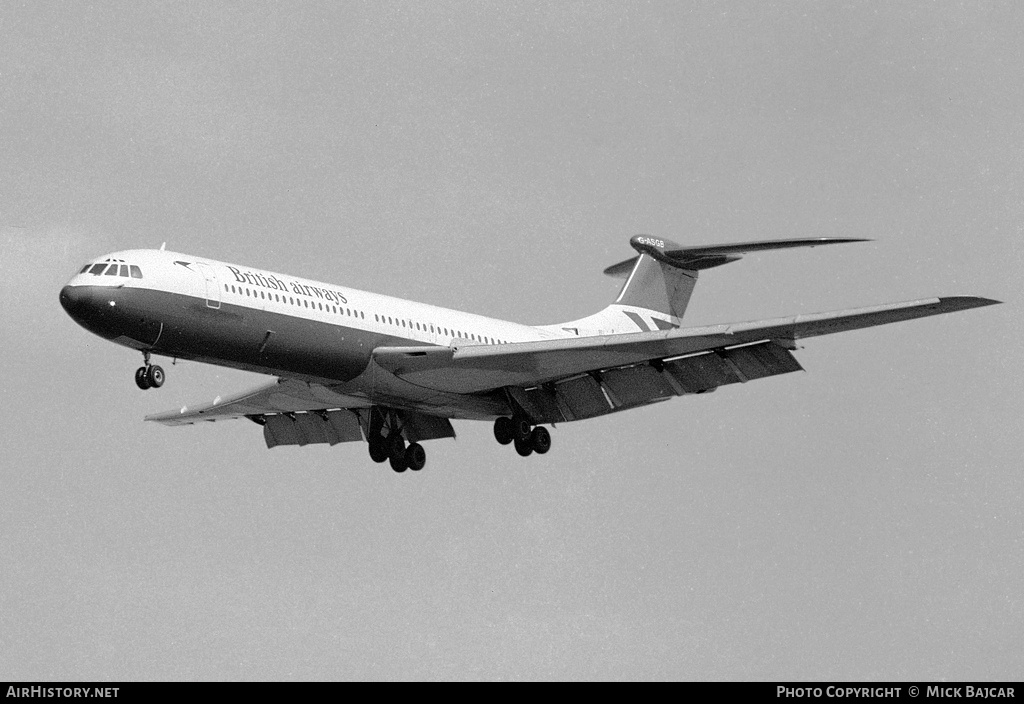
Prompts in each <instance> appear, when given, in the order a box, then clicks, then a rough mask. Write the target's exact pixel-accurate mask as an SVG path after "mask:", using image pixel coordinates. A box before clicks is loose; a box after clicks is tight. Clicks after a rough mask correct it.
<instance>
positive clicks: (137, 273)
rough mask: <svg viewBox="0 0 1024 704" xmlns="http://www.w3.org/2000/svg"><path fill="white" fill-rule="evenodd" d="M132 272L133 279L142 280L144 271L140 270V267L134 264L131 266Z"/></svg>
mask: <svg viewBox="0 0 1024 704" xmlns="http://www.w3.org/2000/svg"><path fill="white" fill-rule="evenodd" d="M131 270H132V278H133V279H141V278H142V269H140V268H139V267H137V266H135V265H134V264H132V265H131Z"/></svg>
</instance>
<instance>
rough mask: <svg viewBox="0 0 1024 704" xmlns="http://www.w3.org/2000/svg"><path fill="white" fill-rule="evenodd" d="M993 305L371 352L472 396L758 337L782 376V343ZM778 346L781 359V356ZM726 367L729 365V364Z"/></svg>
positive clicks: (386, 364) (667, 359)
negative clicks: (503, 343) (769, 343)
mask: <svg viewBox="0 0 1024 704" xmlns="http://www.w3.org/2000/svg"><path fill="white" fill-rule="evenodd" d="M994 303H999V301H993V300H991V299H987V298H976V297H970V296H957V297H950V298H929V299H924V300H917V301H908V302H905V303H890V304H886V305H880V306H871V307H867V308H855V309H851V310H842V311H835V312H830V313H816V314H812V315H798V316H794V317H789V318H777V319H773V320H762V321H757V322H749V323H735V324H726V325H714V326H709V327H701V328H685V329H679V330H664V331H657V332H641V333H632V334H626V335H609V336H598V337H583V338H566V339H558V340H543V341H538V342H523V343H515V344H509V345H493V346H489V345H475V346H467V347H461V348H460V347H455V348H447V347H444V348H438V347H383V348H378V349H377V350H375V351H374V353H373V357H374V360H375V361H376V362H377V364H379V365H380V366H381V367H383V368H385V369H387V370H389V371H391V372H392V373H394V374H395V375H396V376H399V377H400V378H402V379H404V380H406V381H408V382H410V383H413V384H417V385H420V386H424V387H428V388H431V389H437V390H440V391H448V392H453V393H476V392H481V391H487V390H492V389H498V388H502V387H520V388H529V387H537V386H541V385H544V384H549V383H555V382H561V381H562V380H567V379H570V378H571V377H573V376H576V375H593V374H605V373H606V372H607V371H608V370H616V369H622V368H625V367H628V366H630V365H637V364H642V363H649V362H656V363H658V364H659V365H661V364H669V363H674V361H675V360H674V359H673V358H678V357H682V356H686V355H697V354H699V353H707V352H711V351H722V350H727V349H729V348H733V347H739V346H744V345H751V344H753V343H758V342H772V348H770V350H769V351H770V353H771V354H773V355H775V356H777V357H779V359H780V360H782V361H780V362H779V363H778V364H776V366H775V368H777V369H780V371H774V372H772V373H783V371H794V370H795V369H799V365H796V367H795V369H794V367H793V365H794V364H796V360H795V359H793V360H792V362H789V360H788V359H785V356H788V357H789V359H792V355H789V354H788V352H786V348H789V349H793V348H795V341H796V340H799V339H803V338H806V337H814V336H817V335H828V334H832V333H837V332H845V331H848V330H858V329H860V328H866V327H871V326H874V325H884V324H886V323H895V322H899V321H903V320H912V319H914V318H922V317H925V316H930V315H940V314H942V313H950V312H953V311H958V310H967V309H969V308H977V307H980V306H986V305H992V304H994ZM775 348H777V349H778V350H780V351H781V352H783V353H784V355H785V356H783V355H779V354H778V352H776V351H775ZM765 349H769V348H765ZM779 365H781V366H779ZM688 366H693V365H692V364H689V365H688ZM732 366H735V364H733V365H732ZM726 367H727V368H731V367H730V366H729V365H726ZM670 371H671V370H670ZM734 376H735V375H734ZM744 376H746V375H745V374H743V373H740V374H739V375H738V377H737V378H735V379H734V380H736V381H744V380H746V379H744V378H742V377H744ZM761 376H766V374H761ZM717 385H720V384H715V385H712V386H711V388H714V386H717ZM669 386H670V387H672V388H673V389H675V391H676V392H677V393H684V392H685V391H686V388H685V385H684V386H683V389H684V390H683V391H679V390H678V388H677V387H676V386H674V385H672V384H671V383H670V384H669ZM605 391H607V389H605Z"/></svg>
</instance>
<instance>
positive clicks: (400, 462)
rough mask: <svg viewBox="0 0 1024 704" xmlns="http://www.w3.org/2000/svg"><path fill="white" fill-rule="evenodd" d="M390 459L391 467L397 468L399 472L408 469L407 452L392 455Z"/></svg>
mask: <svg viewBox="0 0 1024 704" xmlns="http://www.w3.org/2000/svg"><path fill="white" fill-rule="evenodd" d="M388 460H389V461H390V462H391V469H393V470H395V471H396V472H398V473H399V474H401V473H402V472H404V471H405V470H406V469H408V466H407V465H406V464H405V453H402V454H401V455H391V457H389V458H388Z"/></svg>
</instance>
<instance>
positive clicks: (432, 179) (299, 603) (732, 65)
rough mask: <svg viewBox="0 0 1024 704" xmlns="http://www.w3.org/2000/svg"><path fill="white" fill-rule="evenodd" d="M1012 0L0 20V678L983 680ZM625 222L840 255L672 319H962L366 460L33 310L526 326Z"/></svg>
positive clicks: (196, 378) (1018, 492) (1015, 614)
mask: <svg viewBox="0 0 1024 704" xmlns="http://www.w3.org/2000/svg"><path fill="white" fill-rule="evenodd" d="M1022 30H1024V10H1022V9H1021V7H1020V5H1019V3H1014V2H1005V3H952V2H938V3H933V2H925V3H909V2H903V3H887V4H881V3H873V2H864V3H843V4H842V5H840V4H839V3H818V2H813V3H799V2H785V3H768V2H761V1H757V2H745V3H741V2H731V3H721V4H718V3H699V4H692V3H679V2H672V3H604V4H602V3H598V2H582V3H570V2H555V3H551V4H512V3H508V2H502V3H494V4H484V3H472V2H470V3H462V2H438V1H433V2H422V3H415V4H406V3H401V4H399V3H379V2H372V3H337V2H325V3H302V4H300V3H268V4H257V3H251V2H245V3H211V2H195V3H166V4H163V3H148V2H130V3H123V4H112V3H100V4H98V5H92V6H90V5H87V4H86V3H67V4H54V3H49V2H35V1H34V2H29V3H16V2H5V3H3V4H2V5H0V255H2V256H0V261H3V263H4V269H5V271H4V275H3V277H2V278H0V286H2V290H0V293H2V297H0V315H2V318H0V340H2V343H3V344H2V348H0V355H2V357H0V359H2V360H3V372H2V374H0V398H3V400H4V402H5V403H4V406H5V408H4V413H3V423H2V425H0V428H2V429H0V449H2V452H0V457H2V460H0V477H2V481H3V484H2V490H0V679H25V680H45V679H57V680H77V679H96V680H102V679H114V680H117V679H293V678H294V679H352V678H403V679H404V678H409V679H435V678H459V679H462V678H467V679H476V678H481V679H497V678H503V679H504V678H507V679H536V678H599V679H603V678H624V679H634V678H636V679H652V678H670V679H721V678H728V679H807V678H810V679H844V680H845V679H851V680H860V679H896V680H914V679H920V680H934V679H940V678H941V679H950V680H986V679H1019V678H1020V675H1021V673H1022V672H1024V655H1022V653H1024V600H1022V597H1021V584H1022V583H1024V539H1022V535H1024V511H1022V507H1024V472H1022V466H1021V465H1022V461H1021V458H1022V456H1024V423H1022V420H1021V419H1022V416H1024V401H1022V399H1024V381H1022V379H1021V372H1020V369H1021V363H1022V361H1024V359H1022V354H1021V349H1022V343H1024V335H1022V326H1021V323H1020V319H1021V312H1020V308H1019V298H1020V297H1019V295H1018V291H1019V288H1020V284H1019V279H1020V275H1021V274H1020V272H1021V271H1022V270H1024V246H1022V235H1024V227H1022V223H1024V195H1022V194H1024V147H1022V145H1024V127H1022V125H1024V122H1022V120H1021V115H1022V113H1024V88H1022V86H1024V36H1022ZM636 233H650V234H655V235H658V236H664V237H667V238H669V239H672V240H675V241H678V242H680V243H684V244H711V243H719V242H735V241H744V240H750V239H773V238H789V237H808V236H842V237H869V238H872V239H873V240H874V241H873V242H871V243H865V244H852V245H843V246H839V247H833V248H823V249H814V250H794V251H788V252H777V253H765V254H760V255H752V256H749V257H747V258H746V259H744V260H743V261H742V262H739V263H736V264H731V265H729V266H728V267H722V268H719V269H713V270H711V271H708V272H706V273H704V274H703V275H702V277H701V280H700V282H699V284H698V288H697V290H696V292H695V294H694V297H693V299H692V302H691V307H690V311H689V314H688V322H690V323H692V324H706V323H715V322H731V321H741V320H752V319H757V318H763V317H772V316H778V315H785V314H792V313H810V312H816V311H824V310H831V309H838V308H845V307H852V306H858V305H869V304H876V303H883V302H889V301H900V300H908V299H914V298H921V297H928V296H933V295H961V294H968V295H981V296H987V297H992V298H997V299H1000V300H1004V301H1006V304H1005V305H1002V306H996V307H992V308H985V309H981V310H974V311H968V312H964V313H959V314H954V315H949V316H942V317H938V318H929V319H925V320H919V321H913V322H908V323H903V324H899V325H894V326H888V327H880V328H873V329H871V330H867V331H860V332H854V333H848V334H844V335H838V336H833V337H823V338H817V339H813V340H809V341H807V342H806V349H804V350H802V351H800V352H798V353H797V357H798V359H799V360H800V362H801V363H802V364H803V366H804V367H805V368H806V370H807V372H806V373H798V374H791V375H785V376H781V377H776V378H772V379H766V380H761V381H757V382H753V383H750V384H748V385H744V386H739V385H737V386H731V387H726V388H723V389H721V390H719V391H718V392H717V393H714V394H709V395H705V396H701V397H689V398H684V399H677V400H674V401H672V402H669V403H665V404H659V405H657V406H655V407H652V408H647V409H643V410H638V411H632V412H627V413H623V414H617V415H612V416H607V417H604V418H600V419H595V420H590V421H584V422H580V423H571V424H565V425H561V426H559V427H558V428H557V429H554V430H553V432H552V435H553V448H552V450H551V452H550V453H549V454H547V455H545V456H544V457H536V456H534V457H531V458H528V459H522V458H520V457H519V456H518V455H516V454H515V453H514V452H513V451H512V450H511V449H510V448H507V447H501V446H499V445H497V444H496V443H495V442H494V440H493V438H492V436H491V429H490V427H489V424H485V423H469V422H462V423H458V422H457V423H456V431H457V432H458V434H459V436H458V439H457V440H456V441H451V440H443V441H434V442H431V443H428V444H427V452H428V465H427V468H426V469H425V470H424V471H423V472H421V473H418V474H413V473H408V472H407V473H405V474H403V475H396V474H395V473H393V472H392V471H391V470H390V469H389V468H388V467H387V465H383V466H381V465H376V464H373V463H372V462H371V461H370V460H369V458H368V456H367V452H366V447H365V445H363V444H346V445H339V446H337V447H334V448H330V447H326V446H311V447H306V448H294V447H293V448H289V447H285V448H276V449H274V450H267V449H266V448H265V446H264V443H263V439H262V435H261V432H260V429H259V428H258V427H257V426H255V425H253V424H252V423H249V422H246V421H231V422H225V423H216V424H204V425H203V426H202V427H184V428H167V427H163V426H158V425H153V424H147V423H143V422H142V418H143V416H144V415H146V414H147V413H153V412H157V411H163V410H167V409H169V408H175V407H178V406H181V405H184V404H186V403H194V402H198V401H208V400H211V399H212V397H213V396H215V395H218V394H225V395H226V394H229V393H232V392H235V391H239V390H242V389H245V388H247V387H250V386H253V385H257V384H259V383H261V381H262V378H261V377H258V376H257V375H252V374H243V373H241V372H232V371H228V370H221V369H218V368H215V367H207V366H203V365H199V364H192V363H179V364H177V365H176V366H171V365H170V364H169V360H167V362H168V363H164V367H165V369H166V370H167V372H168V381H167V384H166V385H165V386H164V387H163V388H162V389H160V390H158V391H148V392H141V391H139V390H138V389H137V388H136V387H135V384H134V381H133V376H132V375H133V372H134V370H135V368H136V367H137V366H139V363H140V361H141V358H140V356H139V355H138V354H137V353H135V352H132V351H131V350H128V349H126V348H121V347H117V346H115V345H112V344H110V343H107V342H105V341H103V340H101V339H99V338H97V337H95V336H92V335H91V334H89V333H88V332H86V331H85V330H83V329H82V328H80V327H78V326H77V325H76V324H75V323H74V322H73V321H72V320H71V319H70V318H68V317H67V316H66V315H65V314H64V312H63V311H62V310H61V308H60V306H59V304H58V301H57V294H58V291H59V289H60V287H61V286H62V285H63V283H64V282H65V281H66V280H67V279H68V278H69V277H70V276H71V275H72V274H73V273H74V271H75V270H76V268H78V267H79V266H80V265H81V264H82V263H84V262H86V261H87V260H88V259H90V258H92V257H94V256H97V255H100V254H103V253H105V252H109V251H113V250H118V249H128V248H137V247H159V246H160V244H161V243H162V242H165V241H166V242H167V247H168V248H169V249H173V250H176V251H181V252H187V253H190V254H194V255H197V256H206V257H210V258H215V259H220V260H227V261H232V262H237V263H241V264H244V265H247V266H253V267H260V268H264V269H270V270H273V271H279V272H285V273H289V274H293V275H296V276H305V277H309V278H313V279H319V280H323V281H328V282H332V283H336V284H339V285H343V286H349V287H353V288H362V289H368V290H371V291H376V292H381V293H388V294H392V295H397V296H402V297H407V298H413V299H417V300H422V301H426V302H429V303H435V304H439V305H445V306H450V307H454V308H459V309H464V310H470V311H473V312H477V313H482V314H486V315H493V316H497V317H502V318H508V319H513V320H516V321H520V322H526V323H553V322H558V321H561V320H569V319H573V318H577V317H581V316H583V315H585V314H588V313H590V312H593V311H596V310H597V309H599V308H601V307H603V306H604V305H606V304H607V303H608V302H610V301H611V300H612V298H613V297H614V296H615V294H616V293H617V290H618V286H619V284H620V283H621V282H619V281H615V280H612V279H608V278H606V277H603V276H602V275H601V270H602V269H603V268H604V267H606V266H608V265H610V264H613V263H615V262H617V261H620V260H621V259H624V258H626V257H628V256H630V255H631V254H633V252H632V250H631V249H630V248H629V247H628V238H629V237H630V236H631V235H633V234H636Z"/></svg>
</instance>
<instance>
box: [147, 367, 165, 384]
mask: <svg viewBox="0 0 1024 704" xmlns="http://www.w3.org/2000/svg"><path fill="white" fill-rule="evenodd" d="M146 381H148V382H149V385H150V386H151V387H153V388H154V389H159V388H160V387H161V386H163V385H164V369H163V367H158V366H157V365H155V364H154V365H153V366H152V367H150V368H149V370H148V371H147V372H146Z"/></svg>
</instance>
